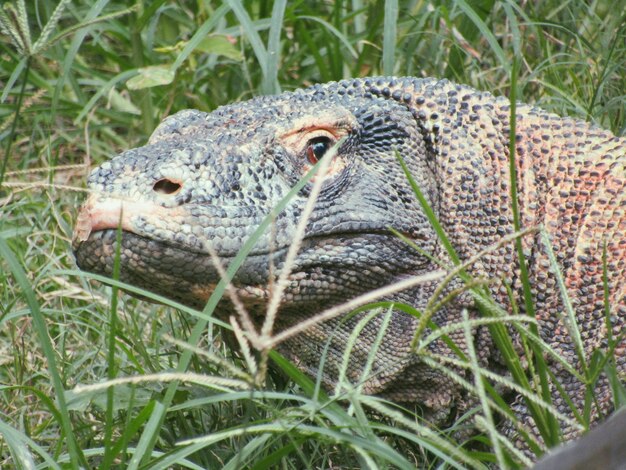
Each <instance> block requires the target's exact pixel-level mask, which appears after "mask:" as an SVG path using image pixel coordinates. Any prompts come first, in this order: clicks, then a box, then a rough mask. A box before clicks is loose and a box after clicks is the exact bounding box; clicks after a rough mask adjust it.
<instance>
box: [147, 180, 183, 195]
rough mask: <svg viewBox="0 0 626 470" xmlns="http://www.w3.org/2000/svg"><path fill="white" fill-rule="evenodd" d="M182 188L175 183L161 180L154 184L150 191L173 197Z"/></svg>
mask: <svg viewBox="0 0 626 470" xmlns="http://www.w3.org/2000/svg"><path fill="white" fill-rule="evenodd" d="M182 187H183V185H182V184H180V183H179V182H177V181H173V180H170V179H167V178H163V179H160V180H159V181H157V182H156V183H154V186H153V187H152V189H153V190H154V191H155V192H157V193H159V194H166V195H173V194H176V193H178V192H179V191H180V190H181V189H182Z"/></svg>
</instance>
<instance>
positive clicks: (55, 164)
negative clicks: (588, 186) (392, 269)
mask: <svg viewBox="0 0 626 470" xmlns="http://www.w3.org/2000/svg"><path fill="white" fill-rule="evenodd" d="M0 11H2V15H1V16H0V25H2V28H1V30H0V31H1V32H2V35H0V84H2V89H1V91H0V184H2V186H1V187H0V387H1V393H0V436H1V437H0V467H2V468H4V467H5V466H7V468H11V466H13V467H16V468H34V465H40V466H41V467H51V468H78V467H79V466H81V465H82V466H84V467H86V468H96V467H98V468H105V469H106V468H142V469H143V468H171V467H172V466H173V467H175V468H222V467H224V468H247V467H250V468H285V469H288V468H329V467H335V468H362V467H366V468H378V467H382V468H406V467H411V466H423V467H428V466H432V467H436V466H438V465H443V466H444V467H445V466H448V467H449V468H453V467H458V468H466V467H480V466H483V465H487V464H489V463H490V462H494V461H497V462H498V464H499V465H500V466H504V465H509V466H511V467H516V466H520V465H522V464H523V463H524V460H523V457H522V456H520V455H518V454H516V453H515V452H514V451H513V450H512V449H510V447H509V445H508V443H507V442H506V440H504V439H501V437H500V436H499V435H498V430H497V429H496V428H495V427H494V424H493V423H494V420H495V419H496V418H495V417H494V416H492V415H491V413H490V412H489V409H490V408H488V407H492V408H493V409H501V410H502V412H503V413H507V409H508V407H507V405H506V404H505V403H504V401H503V400H502V399H501V397H500V395H501V391H500V387H498V386H497V385H498V384H504V383H508V382H509V381H510V379H503V378H497V377H492V376H490V375H488V374H487V372H486V371H480V369H479V368H477V364H476V359H475V357H474V356H473V355H472V351H469V352H468V354H467V357H465V356H464V355H462V354H460V353H459V356H458V357H457V358H455V360H457V361H459V365H460V366H461V367H463V368H467V369H468V370H472V371H474V372H475V374H474V377H475V378H476V380H475V381H474V383H464V384H463V385H464V386H466V387H467V388H468V389H470V390H472V391H473V392H474V393H476V396H477V397H478V400H479V402H480V403H481V404H482V406H478V407H477V409H476V411H474V414H473V415H470V416H467V417H466V420H461V421H460V422H459V423H456V426H455V427H454V428H452V429H449V430H442V431H437V430H433V429H431V428H429V427H428V426H427V424H426V423H424V422H422V421H421V420H420V418H419V416H415V415H413V414H411V413H401V412H400V411H399V410H397V409H396V408H394V407H393V406H392V405H390V404H388V403H383V402H381V401H380V400H377V399H375V398H373V397H367V396H364V395H362V393H361V391H360V389H359V387H358V386H356V387H355V386H352V385H350V384H348V383H343V384H340V387H339V388H338V389H337V390H335V391H332V392H329V393H328V395H327V394H326V392H324V391H323V390H322V389H321V387H320V384H319V380H316V378H315V377H314V378H309V377H306V376H304V375H303V374H301V373H300V372H299V371H298V370H297V369H295V368H294V367H293V366H292V365H290V364H289V363H288V362H287V361H285V360H284V359H281V358H280V357H278V356H277V355H276V354H275V353H272V355H273V357H274V360H275V362H276V363H277V364H278V365H279V368H280V369H281V370H282V373H280V374H279V373H271V374H269V375H263V374H259V371H262V369H263V358H262V357H261V358H259V357H257V356H255V355H254V354H252V353H251V354H250V355H246V354H245V353H236V352H233V351H232V350H231V348H228V347H227V346H226V340H227V338H226V337H225V335H224V333H223V331H224V329H225V328H230V325H221V324H220V322H219V321H217V320H215V319H213V318H211V317H210V316H209V314H210V312H211V309H212V308H214V307H215V303H216V301H217V299H218V298H219V296H220V295H222V292H223V286H221V287H220V289H219V291H218V292H217V294H216V296H215V297H214V298H213V299H212V300H211V301H210V302H209V305H208V306H207V308H206V309H205V310H204V311H203V312H196V311H193V310H191V309H188V308H185V307H183V306H177V305H173V304H172V303H171V302H169V305H165V306H158V305H154V304H150V303H147V302H143V301H139V300H136V299H134V298H131V297H129V296H128V295H124V294H121V295H118V294H116V292H115V291H116V288H115V287H113V288H111V287H107V285H106V284H103V283H98V282H93V281H91V280H90V279H92V278H93V276H89V275H85V274H84V273H80V272H78V271H77V270H76V269H75V267H74V262H73V258H72V255H71V250H70V238H71V231H72V226H73V222H74V220H75V217H76V211H77V208H78V206H79V204H80V201H81V200H82V199H83V198H84V192H83V188H84V181H85V178H86V175H87V173H88V168H89V167H91V166H92V165H95V164H98V163H100V162H102V161H105V160H107V159H109V158H111V157H112V156H113V155H115V154H116V153H117V152H119V151H121V150H123V149H126V148H129V147H134V146H137V145H141V144H142V143H144V142H145V141H146V139H147V138H148V136H149V134H150V132H151V131H152V130H153V129H154V127H155V126H156V124H157V123H158V122H159V121H160V120H161V119H162V118H163V117H165V116H167V115H169V114H171V113H173V112H175V111H177V110H180V109H184V108H198V109H202V110H212V109H214V108H215V107H217V106H219V105H221V104H226V103H229V102H232V101H236V100H241V99H247V98H250V97H252V96H255V95H258V94H268V93H274V92H278V91H280V90H291V89H295V88H299V87H302V86H306V85H309V84H313V83H318V82H325V81H329V80H337V79H341V78H345V77H350V76H365V75H376V74H383V73H385V74H391V73H393V74H396V75H414V76H437V77H445V78H449V79H451V80H454V81H457V82H461V83H466V84H469V85H472V86H474V87H476V88H479V89H483V90H488V91H491V92H493V93H494V94H497V95H510V94H511V93H512V92H513V93H514V94H515V96H516V97H517V98H518V99H520V100H523V101H526V102H532V103H536V104H538V105H540V106H542V107H543V108H545V109H548V110H550V111H553V112H555V113H558V114H561V115H572V116H577V117H579V118H581V119H585V120H589V121H593V122H596V123H598V124H599V125H601V126H603V127H606V128H609V129H611V130H612V131H613V132H615V133H616V134H618V135H624V134H625V133H626V107H625V105H624V103H625V102H626V96H625V90H626V45H625V44H626V15H625V14H623V13H621V15H622V16H619V15H620V12H624V11H626V2H625V1H624V0H620V1H618V2H617V4H616V3H615V2H609V1H607V0H599V1H595V2H579V1H556V0H546V1H543V2H526V3H525V4H524V7H523V8H522V7H520V6H519V5H518V2H512V1H511V2H495V1H490V0H476V1H468V0H457V1H450V2H438V1H435V2H426V1H419V0H418V1H414V2H396V1H372V2H363V1H360V0H352V1H350V2H348V1H337V2H327V3H321V2H312V1H310V2H303V1H297V2H284V1H276V2H269V1H262V0H257V1H250V2H241V1H239V0H230V1H226V2H224V3H223V4H221V3H218V2H209V1H197V2H192V1H189V2H163V1H154V2H145V3H141V2H137V3H128V2H120V1H104V0H100V1H94V0H77V1H71V2H62V3H59V2H57V1H52V0H39V1H35V2H22V1H15V2H6V3H4V4H3V5H2V8H1V9H0ZM512 76H513V78H514V79H512ZM441 236H442V237H443V236H444V235H443V234H442V235H441ZM243 256H245V255H244V254H242V257H243ZM241 259H243V258H241ZM232 269H233V267H232V266H231V270H232ZM467 283H468V287H467V289H469V290H470V291H471V292H472V294H473V295H475V296H476V298H479V299H481V301H482V302H483V305H484V310H485V312H486V313H487V314H490V315H487V316H486V317H485V318H482V319H480V321H483V322H485V323H484V324H487V323H489V325H490V328H492V333H493V335H494V337H495V338H497V341H498V344H499V347H500V349H501V350H502V351H503V354H504V356H505V358H506V359H507V361H508V366H509V369H510V370H511V374H512V376H513V377H515V378H516V379H517V380H518V383H521V384H522V385H520V386H521V387H522V389H523V390H522V391H524V390H526V393H527V395H528V398H527V403H528V404H529V406H531V407H534V413H535V414H536V416H537V417H538V421H539V422H540V423H542V424H541V425H540V432H541V433H542V435H543V437H544V438H545V439H546V441H547V442H551V443H557V442H558V440H559V436H558V429H555V423H557V421H556V420H555V418H554V410H552V408H551V407H550V406H546V405H542V404H541V403H540V402H539V401H538V400H537V398H538V396H537V393H536V392H533V390H536V385H535V384H534V383H530V382H528V381H526V383H525V382H524V374H523V373H522V369H523V368H524V367H523V365H522V363H521V360H520V358H519V357H518V356H517V355H516V354H515V352H514V348H513V345H512V342H511V338H510V336H509V332H510V328H507V326H506V325H505V323H503V322H502V320H501V319H498V315H499V311H498V309H497V306H494V305H492V304H491V303H490V301H489V299H488V297H486V296H485V295H484V286H483V285H482V284H480V283H478V284H476V283H474V281H473V280H471V279H467ZM108 285H109V286H110V285H111V283H109V284H108ZM113 285H115V283H113ZM528 287H529V286H528ZM116 302H117V305H116ZM166 304H167V302H166ZM116 306H117V308H115V307H116ZM380 307H381V309H382V310H381V312H380V313H379V314H381V315H384V314H385V313H386V312H387V310H386V308H387V307H388V306H386V305H384V304H383V305H380ZM402 308H405V309H406V310H407V311H408V312H410V313H414V314H416V315H417V314H419V313H420V312H415V311H414V310H412V309H411V308H410V307H408V306H405V307H402ZM527 309H528V306H527ZM494 316H495V317H496V320H491V319H490V317H494ZM512 325H513V326H512V327H511V328H514V329H515V331H517V332H518V333H519V334H521V335H522V338H523V339H524V344H525V345H526V347H527V349H528V350H533V351H535V352H539V353H545V354H548V355H549V354H551V352H550V350H549V348H547V347H546V346H545V345H541V343H540V342H539V341H536V340H535V339H534V338H535V335H534V332H533V328H532V325H531V326H530V327H529V326H528V325H527V324H526V323H524V322H523V321H522V320H521V319H517V321H515V322H513V323H512ZM459 328H466V329H467V328H468V323H466V324H465V325H463V326H459ZM440 334H445V332H441V333H440ZM430 339H432V338H430ZM428 340H429V338H428V337H426V338H424V337H418V338H416V344H417V345H418V347H420V345H421V347H423V344H424V341H428ZM347 347H348V349H349V348H350V347H351V344H348V345H347ZM243 351H244V352H245V348H244V349H243ZM541 355H542V354H536V355H535V356H537V357H541ZM259 359H261V360H260V361H259ZM427 360H431V361H432V362H433V366H438V367H441V361H439V362H437V358H427ZM587 361H588V364H589V367H588V368H587V369H586V370H585V371H584V375H585V377H584V379H585V380H586V381H588V382H593V380H594V378H595V376H596V375H597V373H598V371H599V370H602V369H603V368H605V367H608V368H609V369H608V370H609V371H610V370H611V368H610V366H611V357H607V358H600V357H594V358H587ZM533 366H534V367H536V371H537V373H538V375H539V376H540V377H542V379H541V380H547V375H549V371H547V370H545V369H544V368H543V367H544V366H542V364H541V361H540V362H539V363H536V364H534V365H533ZM450 373H451V372H450ZM259 377H260V378H262V379H263V383H262V386H258V385H259V384H258V383H257V382H259ZM116 378H117V380H119V383H118V384H117V385H116V386H115V387H107V386H106V384H105V385H101V384H102V383H103V382H104V381H106V380H111V379H116ZM218 379H220V380H218ZM457 379H458V380H459V381H460V380H461V378H460V377H457ZM615 382H616V389H617V392H620V390H619V387H618V386H617V381H615ZM98 384H100V385H98ZM255 384H256V386H254V385H255ZM77 386H83V388H82V389H80V388H79V389H75V387H77ZM90 386H91V388H89V387H90ZM511 386H512V385H511ZM621 393H622V394H623V393H624V392H623V390H622V391H621ZM544 398H546V397H545V396H544ZM590 399H592V397H590ZM622 399H623V398H622ZM477 416H478V418H477V419H478V422H479V423H480V424H481V427H482V429H483V431H484V434H482V435H479V436H474V437H469V438H468V437H463V436H464V434H463V432H462V431H463V430H464V429H466V428H467V427H468V426H469V422H470V421H471V420H473V419H474V418H475V417H477ZM587 419H588V417H586V416H581V417H580V422H581V423H583V425H584V423H585V422H586V420H587ZM457 431H461V432H457ZM489 441H491V443H493V442H497V443H498V445H495V446H493V445H487V446H484V447H480V446H476V445H475V444H477V443H479V442H489ZM537 451H538V452H540V449H539V448H537Z"/></svg>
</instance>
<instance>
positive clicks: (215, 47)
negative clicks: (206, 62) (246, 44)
mask: <svg viewBox="0 0 626 470" xmlns="http://www.w3.org/2000/svg"><path fill="white" fill-rule="evenodd" d="M196 50H198V51H202V52H205V53H207V54H217V55H221V56H224V57H228V58H229V59H232V60H236V61H242V60H243V54H242V53H241V51H240V50H239V49H237V47H235V43H233V42H231V40H230V39H229V38H228V36H223V35H215V36H208V37H206V38H204V39H203V40H202V41H200V44H198V47H196Z"/></svg>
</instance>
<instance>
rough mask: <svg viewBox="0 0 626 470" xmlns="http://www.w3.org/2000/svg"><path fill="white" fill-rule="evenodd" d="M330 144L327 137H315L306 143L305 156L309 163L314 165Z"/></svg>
mask: <svg viewBox="0 0 626 470" xmlns="http://www.w3.org/2000/svg"><path fill="white" fill-rule="evenodd" d="M331 146H332V141H331V140H330V138H329V137H326V136H321V137H315V138H313V139H311V140H309V142H308V143H307V147H306V157H307V159H308V160H309V163H310V164H311V165H315V164H316V163H317V162H318V161H319V160H320V159H321V158H322V157H323V156H324V154H325V153H326V152H327V151H328V149H329V148H330V147H331Z"/></svg>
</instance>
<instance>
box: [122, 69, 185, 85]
mask: <svg viewBox="0 0 626 470" xmlns="http://www.w3.org/2000/svg"><path fill="white" fill-rule="evenodd" d="M137 71H138V72H139V74H138V75H135V76H134V77H133V78H131V79H130V80H128V81H127V82H126V87H127V88H128V89H129V90H142V89H144V88H152V87H155V86H160V85H169V84H170V83H172V82H173V81H174V76H175V75H176V74H175V73H174V72H173V71H172V70H171V68H170V66H169V65H151V66H148V67H143V68H140V69H137Z"/></svg>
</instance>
